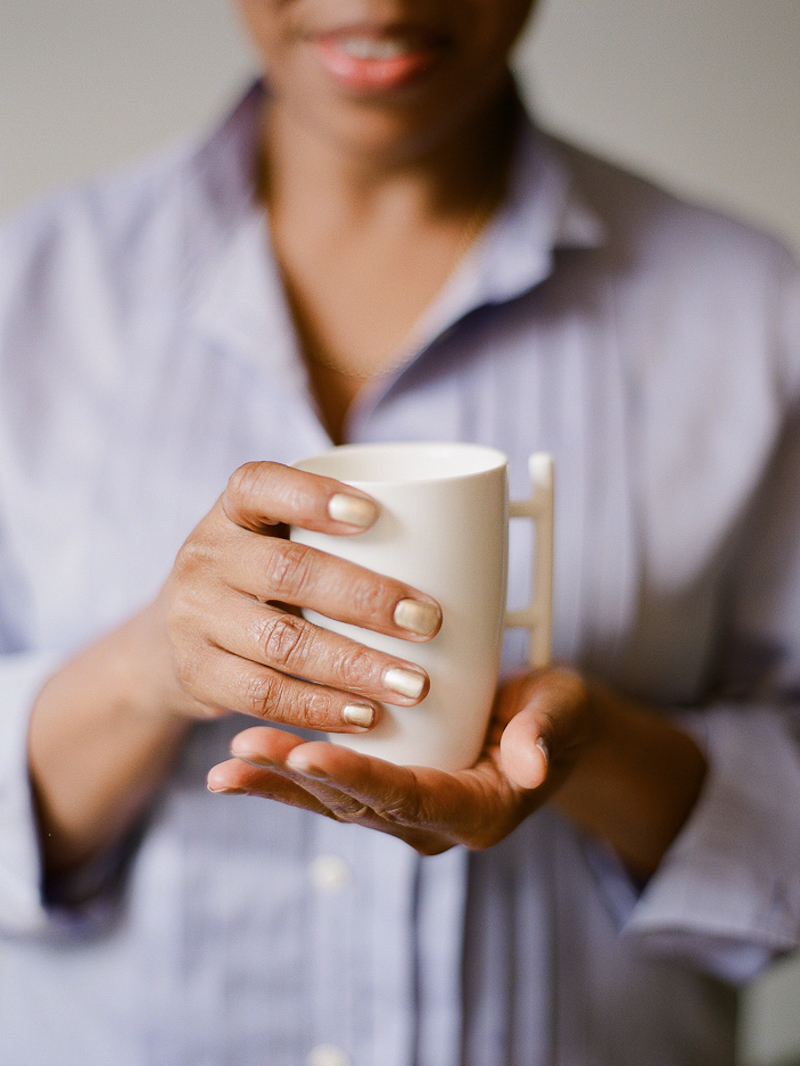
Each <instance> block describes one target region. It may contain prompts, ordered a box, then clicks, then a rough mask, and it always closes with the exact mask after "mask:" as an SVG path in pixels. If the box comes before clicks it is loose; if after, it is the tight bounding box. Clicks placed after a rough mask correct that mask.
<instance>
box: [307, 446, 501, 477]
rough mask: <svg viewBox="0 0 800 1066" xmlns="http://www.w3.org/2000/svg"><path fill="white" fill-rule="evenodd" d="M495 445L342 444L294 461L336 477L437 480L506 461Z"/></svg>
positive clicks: (498, 464) (486, 469)
mask: <svg viewBox="0 0 800 1066" xmlns="http://www.w3.org/2000/svg"><path fill="white" fill-rule="evenodd" d="M506 462H507V458H506V456H505V455H504V454H503V452H501V451H498V450H497V449H496V448H487V447H485V446H484V445H481V444H465V443H451V442H442V441H434V442H432V443H423V442H417V441H414V442H409V443H402V444H396V443H387V444H343V445H340V446H339V447H338V448H333V449H331V451H329V452H323V453H322V454H321V455H314V456H311V457H310V458H308V459H301V460H300V461H299V462H296V463H294V466H295V467H297V468H298V469H299V470H305V471H307V472H309V473H312V474H322V475H323V476H325V477H332V478H336V479H337V480H339V481H359V482H370V481H375V482H377V481H393V482H397V481H437V480H443V479H448V480H449V479H452V478H457V477H470V476H472V475H475V474H482V473H486V472H487V471H490V470H496V469H498V467H503V466H505V465H506Z"/></svg>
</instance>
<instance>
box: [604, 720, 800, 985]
mask: <svg viewBox="0 0 800 1066" xmlns="http://www.w3.org/2000/svg"><path fill="white" fill-rule="evenodd" d="M703 719H704V721H703V725H702V727H701V728H702V732H703V733H705V738H702V737H700V736H698V739H700V740H701V741H703V746H704V747H705V749H706V752H707V755H708V759H709V770H708V774H707V778H706V781H705V784H704V787H703V791H702V793H701V796H700V798H699V800H698V803H697V805H696V807H695V809H694V811H693V813H692V815H691V816H690V818H689V820H688V822H687V824H686V825H685V826H684V828H683V830H682V831H681V833H680V834H679V835H678V837H677V838H676V840H675V841H674V842H673V844H672V846H671V848H670V849H669V851H668V852H667V854H666V855H665V857H664V859H663V861H662V863H661V865H660V867H659V869H658V871H657V872H656V874H655V875H654V876H653V877H652V878H651V880H650V881H649V882H648V884H647V886H646V888H645V889H644V891H643V892H642V893H641V895H640V896H638V898H637V897H636V896H635V895H632V894H631V895H629V897H628V899H629V900H630V905H629V907H628V908H627V914H624V913H622V911H619V912H618V917H619V918H621V919H622V923H621V933H622V936H623V937H625V938H626V939H628V940H633V941H636V942H637V943H638V944H639V946H640V947H641V948H642V949H643V950H646V951H649V952H657V953H659V954H661V953H666V954H669V955H671V956H673V957H674V956H679V957H683V958H685V959H686V960H687V961H688V962H690V963H692V964H693V965H696V966H699V967H700V968H702V969H704V970H707V971H709V972H711V973H713V974H715V975H716V976H718V977H722V978H723V979H725V980H728V981H732V982H736V983H739V982H743V981H746V980H749V979H750V978H752V977H754V976H755V975H756V974H757V973H758V972H759V970H761V969H762V968H763V966H764V965H766V963H767V962H768V961H769V960H770V959H772V958H773V957H775V956H776V955H779V954H782V953H784V952H787V951H790V950H792V949H794V948H796V947H798V946H800V862H798V856H799V855H800V814H799V813H798V812H800V760H798V754H797V748H796V744H795V741H794V739H793V736H792V729H791V727H790V725H789V723H790V721H791V719H790V717H789V716H784V715H782V714H781V713H780V712H779V711H777V710H775V709H771V708H767V707H754V706H752V705H742V706H736V705H729V706H719V707H716V708H712V709H711V710H710V711H708V712H707V713H706V714H705V715H704V716H703ZM606 876H607V877H610V878H611V879H612V880H613V877H614V875H613V874H612V873H611V872H610V870H609V872H607V873H606ZM617 898H618V899H621V898H624V897H623V896H622V894H621V893H620V892H619V891H617ZM623 908H624V905H623Z"/></svg>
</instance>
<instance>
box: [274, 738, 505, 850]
mask: <svg viewBox="0 0 800 1066" xmlns="http://www.w3.org/2000/svg"><path fill="white" fill-rule="evenodd" d="M286 766H287V767H288V768H290V769H291V770H292V771H294V772H297V773H299V774H302V775H304V776H305V777H306V778H307V783H306V785H305V787H306V788H307V789H308V790H309V792H311V793H312V794H313V795H315V796H316V797H317V798H318V799H319V800H320V801H321V802H322V803H324V804H326V806H328V807H329V808H331V809H333V810H334V812H335V814H336V816H337V817H338V818H340V819H341V820H345V821H347V820H354V821H359V822H360V823H361V824H370V822H371V820H372V819H376V820H377V823H379V824H380V825H382V826H383V827H384V828H385V827H386V826H387V825H389V826H392V827H393V828H394V830H395V831H396V835H401V836H404V838H406V839H408V834H409V833H411V832H413V833H414V834H417V839H419V834H427V835H428V836H429V837H433V838H435V839H436V840H437V841H438V842H441V841H443V840H446V841H447V842H448V844H455V843H463V844H466V845H467V846H468V847H484V846H487V844H489V843H495V842H496V840H497V839H498V837H497V830H498V828H499V827H500V826H501V824H505V817H506V815H505V812H506V810H510V803H509V799H510V795H509V793H510V790H509V789H508V787H507V785H506V783H505V782H503V781H501V779H500V777H499V775H497V774H496V772H493V771H492V769H491V768H490V767H489V765H488V764H487V765H486V766H485V767H483V768H481V769H477V768H476V769H473V770H468V771H464V772H461V773H458V774H450V773H446V772H444V771H440V770H434V769H430V768H427V767H409V766H395V765H394V764H393V763H388V762H384V761H383V760H381V759H373V758H368V757H367V756H365V755H361V754H360V753H356V752H353V751H349V750H348V749H346V748H342V747H338V746H337V745H334V744H321V743H318V742H314V741H310V742H307V743H305V744H302V745H297V746H296V747H294V748H293V749H292V751H291V752H290V753H289V755H288V756H287V758H286ZM505 831H507V828H506V830H505ZM415 846H416V845H415ZM435 850H441V843H439V844H438V846H437V848H436V849H435Z"/></svg>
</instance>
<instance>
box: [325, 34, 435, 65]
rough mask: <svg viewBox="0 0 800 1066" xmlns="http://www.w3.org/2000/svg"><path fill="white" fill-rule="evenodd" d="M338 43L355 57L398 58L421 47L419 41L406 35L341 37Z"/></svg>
mask: <svg viewBox="0 0 800 1066" xmlns="http://www.w3.org/2000/svg"><path fill="white" fill-rule="evenodd" d="M337 43H338V46H339V48H340V49H341V51H343V52H345V53H346V54H347V55H349V56H352V58H353V59H375V60H386V59H398V58H399V57H400V56H404V55H408V54H409V53H410V52H413V51H415V50H416V49H418V48H419V42H418V41H412V40H411V39H410V38H405V37H383V38H375V37H341V38H339V41H338V42H337Z"/></svg>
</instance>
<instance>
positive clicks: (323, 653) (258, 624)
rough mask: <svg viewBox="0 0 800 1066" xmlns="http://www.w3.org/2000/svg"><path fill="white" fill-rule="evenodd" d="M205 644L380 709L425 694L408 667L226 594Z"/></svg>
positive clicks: (422, 677) (424, 682)
mask: <svg viewBox="0 0 800 1066" xmlns="http://www.w3.org/2000/svg"><path fill="white" fill-rule="evenodd" d="M208 639H209V640H210V641H213V643H215V644H216V645H217V646H218V647H220V648H223V649H224V650H226V651H228V652H231V653H232V654H234V655H236V656H238V657H240V658H243V659H249V660H251V661H252V662H256V663H260V664H262V665H264V666H269V667H271V668H272V669H275V670H279V671H281V672H282V673H285V674H290V675H293V676H295V677H301V678H304V679H306V680H309V681H313V682H315V683H316V684H321V685H326V686H328V687H331V688H335V689H339V690H341V691H344V692H351V693H355V694H357V695H361V696H366V697H368V698H371V699H376V700H381V701H382V702H385V703H393V704H397V705H399V706H406V707H408V706H412V705H413V704H415V703H418V702H419V701H420V700H421V699H424V697H425V696H426V695H427V693H428V688H429V680H428V675H427V674H426V673H425V671H424V670H422V669H421V668H420V667H418V666H415V665H414V664H413V663H410V662H407V661H405V660H404V659H398V658H397V657H396V656H393V655H387V654H386V653H384V652H380V651H376V650H373V649H372V648H367V647H365V646H364V645H363V644H358V643H357V642H355V641H353V640H350V639H348V638H347V637H344V636H341V635H340V634H338V633H333V632H330V631H329V630H326V629H321V628H320V627H319V626H316V625H314V624H312V623H311V622H309V621H306V620H305V619H304V618H299V617H297V616H296V615H293V614H287V613H286V612H285V611H282V610H279V609H278V608H276V607H272V606H269V605H266V604H262V603H258V602H257V601H256V600H252V599H249V598H247V597H242V596H235V595H232V594H231V593H230V592H227V593H225V594H223V596H222V597H221V602H220V603H219V604H218V605H217V606H216V608H215V610H214V611H213V612H212V615H211V618H210V620H209V632H208Z"/></svg>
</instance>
